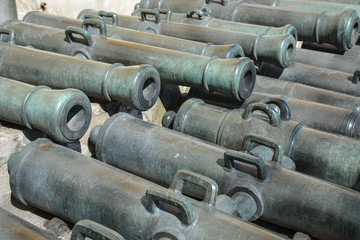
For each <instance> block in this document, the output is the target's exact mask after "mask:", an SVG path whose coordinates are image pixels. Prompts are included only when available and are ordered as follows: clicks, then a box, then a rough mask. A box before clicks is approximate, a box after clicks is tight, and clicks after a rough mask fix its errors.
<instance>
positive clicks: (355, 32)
mask: <svg viewBox="0 0 360 240" xmlns="http://www.w3.org/2000/svg"><path fill="white" fill-rule="evenodd" d="M358 37H359V24H358V23H355V25H354V27H353V29H352V31H351V39H350V41H351V46H354V45H355V44H356V42H357V40H358Z"/></svg>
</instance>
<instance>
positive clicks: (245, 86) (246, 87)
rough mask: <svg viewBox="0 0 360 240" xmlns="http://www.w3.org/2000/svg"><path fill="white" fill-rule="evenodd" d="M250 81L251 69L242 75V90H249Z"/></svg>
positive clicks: (251, 76)
mask: <svg viewBox="0 0 360 240" xmlns="http://www.w3.org/2000/svg"><path fill="white" fill-rule="evenodd" d="M252 81H253V72H252V71H251V70H248V71H247V72H246V73H245V76H244V83H243V89H244V91H246V92H247V91H249V90H250V87H251V84H252Z"/></svg>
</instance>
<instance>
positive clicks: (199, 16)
mask: <svg viewBox="0 0 360 240" xmlns="http://www.w3.org/2000/svg"><path fill="white" fill-rule="evenodd" d="M194 15H196V16H197V18H196V19H203V18H204V17H205V13H204V12H203V11H202V10H200V9H197V10H192V11H190V12H188V13H186V17H187V18H194V19H195V17H194Z"/></svg>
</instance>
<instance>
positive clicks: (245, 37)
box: [78, 10, 296, 67]
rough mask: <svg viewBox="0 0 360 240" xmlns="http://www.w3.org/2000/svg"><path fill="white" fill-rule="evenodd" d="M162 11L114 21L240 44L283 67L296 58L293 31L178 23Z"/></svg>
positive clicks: (249, 54)
mask: <svg viewBox="0 0 360 240" xmlns="http://www.w3.org/2000/svg"><path fill="white" fill-rule="evenodd" d="M93 11H94V10H89V11H87V10H83V11H82V12H81V13H80V14H79V16H78V18H80V19H82V18H84V16H86V15H88V14H89V13H90V14H93ZM162 13H163V12H162V11H158V10H142V11H141V19H139V18H138V17H135V16H127V15H120V14H116V13H111V14H116V19H118V20H117V22H115V20H113V21H114V23H115V25H116V26H120V27H126V28H131V29H135V30H140V31H150V32H153V33H156V34H161V35H166V36H171V37H177V38H184V39H188V40H193V41H199V42H206V43H208V42H211V43H214V44H232V43H236V44H239V45H240V46H241V47H242V48H243V49H244V52H245V56H247V57H249V58H251V59H253V60H255V61H260V62H270V63H273V64H276V65H278V66H281V67H287V66H289V65H290V64H291V63H292V61H293V58H294V55H295V49H296V40H295V39H294V37H293V36H292V35H291V34H281V35H265V34H258V35H257V34H251V33H245V32H236V31H229V30H223V29H219V28H207V27H203V26H195V25H189V24H182V23H175V22H171V21H167V20H162V19H161V17H160V14H162ZM98 14H100V15H101V16H102V15H109V14H103V13H102V12H98ZM111 14H110V15H111ZM150 16H151V17H150ZM152 17H153V18H154V20H153V19H152ZM219 36H221V37H219Z"/></svg>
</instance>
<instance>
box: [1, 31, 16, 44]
mask: <svg viewBox="0 0 360 240" xmlns="http://www.w3.org/2000/svg"><path fill="white" fill-rule="evenodd" d="M4 35H8V41H7V42H8V43H10V44H15V33H14V31H12V30H8V29H0V41H1V42H3V43H5V40H4Z"/></svg>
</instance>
